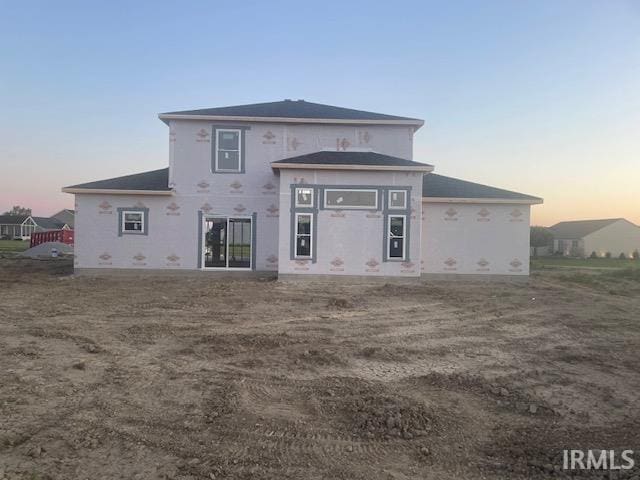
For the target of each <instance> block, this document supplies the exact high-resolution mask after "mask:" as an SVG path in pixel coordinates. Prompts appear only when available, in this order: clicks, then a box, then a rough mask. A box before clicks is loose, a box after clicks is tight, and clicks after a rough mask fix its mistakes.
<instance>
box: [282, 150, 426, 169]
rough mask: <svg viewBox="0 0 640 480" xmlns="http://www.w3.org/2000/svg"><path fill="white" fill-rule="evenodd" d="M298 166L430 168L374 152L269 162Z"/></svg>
mask: <svg viewBox="0 0 640 480" xmlns="http://www.w3.org/2000/svg"><path fill="white" fill-rule="evenodd" d="M283 163H286V164H300V165H353V166H379V167H380V166H385V167H430V166H431V165H427V164H426V163H420V162H414V161H413V160H407V159H406V158H400V157H392V156H391V155H383V154H382V153H376V152H337V151H322V152H314V153H309V154H307V155H299V156H297V157H290V158H284V159H282V160H277V161H275V162H271V165H275V166H277V165H279V164H283Z"/></svg>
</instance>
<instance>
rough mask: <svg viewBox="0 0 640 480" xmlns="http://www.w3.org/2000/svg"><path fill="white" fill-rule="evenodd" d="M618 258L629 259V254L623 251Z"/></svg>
mask: <svg viewBox="0 0 640 480" xmlns="http://www.w3.org/2000/svg"><path fill="white" fill-rule="evenodd" d="M618 258H619V259H620V260H626V259H627V256H626V255H625V254H624V252H622V253H621V254H620V256H618Z"/></svg>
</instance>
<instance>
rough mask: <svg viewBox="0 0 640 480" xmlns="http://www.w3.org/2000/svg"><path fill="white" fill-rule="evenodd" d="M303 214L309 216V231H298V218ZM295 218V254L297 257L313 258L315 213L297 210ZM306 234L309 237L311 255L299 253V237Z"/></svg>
mask: <svg viewBox="0 0 640 480" xmlns="http://www.w3.org/2000/svg"><path fill="white" fill-rule="evenodd" d="M301 216H304V217H309V233H308V234H307V233H298V225H299V224H298V218H300V217H301ZM294 218H295V220H294V228H295V232H294V236H293V238H294V242H295V243H294V245H293V256H294V258H296V259H304V260H311V259H312V258H313V214H312V213H308V212H296V214H295V217H294ZM300 236H304V237H307V236H308V237H309V255H299V254H298V237H300Z"/></svg>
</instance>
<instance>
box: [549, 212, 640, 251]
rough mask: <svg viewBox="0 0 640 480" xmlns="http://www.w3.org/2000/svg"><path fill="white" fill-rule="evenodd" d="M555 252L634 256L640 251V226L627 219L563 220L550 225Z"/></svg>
mask: <svg viewBox="0 0 640 480" xmlns="http://www.w3.org/2000/svg"><path fill="white" fill-rule="evenodd" d="M550 230H551V231H552V232H553V251H554V252H557V253H560V254H562V255H571V256H577V257H588V256H591V255H592V253H593V252H595V254H596V255H597V256H599V257H603V256H605V255H606V254H607V253H610V254H611V256H613V257H619V256H620V254H621V253H624V254H625V256H631V255H632V254H633V252H634V251H635V250H640V227H639V226H638V225H636V224H634V223H631V222H630V221H629V220H625V219H624V218H607V219H602V220H576V221H570V222H560V223H557V224H555V225H554V226H552V227H551V228H550Z"/></svg>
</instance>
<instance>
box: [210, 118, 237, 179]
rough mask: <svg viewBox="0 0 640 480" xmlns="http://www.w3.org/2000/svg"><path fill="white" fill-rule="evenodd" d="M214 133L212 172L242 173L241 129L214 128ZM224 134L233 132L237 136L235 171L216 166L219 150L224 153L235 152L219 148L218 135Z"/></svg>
mask: <svg viewBox="0 0 640 480" xmlns="http://www.w3.org/2000/svg"><path fill="white" fill-rule="evenodd" d="M214 132H215V142H216V143H215V145H216V152H215V156H216V158H215V162H214V167H215V169H214V171H215V172H221V173H242V129H240V128H214ZM224 132H234V133H237V134H238V150H237V152H238V168H237V169H229V168H220V167H219V165H218V154H219V153H220V150H222V151H226V152H235V151H236V150H227V149H221V148H220V135H219V134H220V133H224Z"/></svg>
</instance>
